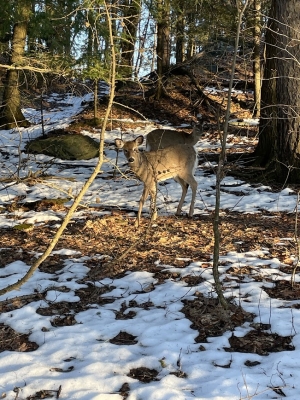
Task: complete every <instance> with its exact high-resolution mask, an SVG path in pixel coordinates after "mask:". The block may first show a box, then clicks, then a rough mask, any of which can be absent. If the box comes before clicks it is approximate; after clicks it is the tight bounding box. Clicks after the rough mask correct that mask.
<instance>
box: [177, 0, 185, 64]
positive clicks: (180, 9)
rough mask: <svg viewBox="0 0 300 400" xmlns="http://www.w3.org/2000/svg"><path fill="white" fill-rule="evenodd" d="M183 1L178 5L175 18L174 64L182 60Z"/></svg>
mask: <svg viewBox="0 0 300 400" xmlns="http://www.w3.org/2000/svg"><path fill="white" fill-rule="evenodd" d="M184 24H185V16H184V3H183V4H182V3H181V2H180V3H179V5H178V10H177V18H176V64H179V63H182V62H183V61H184V28H185V26H184Z"/></svg>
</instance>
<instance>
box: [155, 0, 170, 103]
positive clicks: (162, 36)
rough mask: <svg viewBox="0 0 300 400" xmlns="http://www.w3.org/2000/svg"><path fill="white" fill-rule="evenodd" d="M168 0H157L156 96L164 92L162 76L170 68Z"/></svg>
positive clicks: (160, 95) (159, 96) (158, 97)
mask: <svg viewBox="0 0 300 400" xmlns="http://www.w3.org/2000/svg"><path fill="white" fill-rule="evenodd" d="M170 51H171V49H170V0H159V1H158V2H157V49H156V53H157V76H158V85H157V92H156V98H157V99H160V98H161V97H162V95H163V93H164V87H163V76H164V73H165V72H167V71H168V70H169V68H170Z"/></svg>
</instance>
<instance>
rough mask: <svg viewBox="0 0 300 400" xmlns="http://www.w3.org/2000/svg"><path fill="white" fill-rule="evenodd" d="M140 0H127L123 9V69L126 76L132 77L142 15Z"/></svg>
mask: <svg viewBox="0 0 300 400" xmlns="http://www.w3.org/2000/svg"><path fill="white" fill-rule="evenodd" d="M140 8H141V3H140V0H126V1H125V2H124V5H123V8H122V11H123V15H124V18H123V24H124V26H123V31H124V33H123V41H122V56H121V57H122V70H123V75H124V78H130V77H131V76H132V72H133V56H134V49H135V43H136V36H137V29H138V23H139V17H140Z"/></svg>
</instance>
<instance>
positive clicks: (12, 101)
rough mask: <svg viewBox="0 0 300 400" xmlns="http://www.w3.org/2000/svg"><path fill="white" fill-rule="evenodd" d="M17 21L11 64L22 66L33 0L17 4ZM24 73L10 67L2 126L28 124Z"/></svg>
mask: <svg viewBox="0 0 300 400" xmlns="http://www.w3.org/2000/svg"><path fill="white" fill-rule="evenodd" d="M16 7H17V9H16V18H17V20H16V22H15V24H14V27H13V36H12V44H11V56H10V64H11V65H15V66H21V65H22V61H23V56H24V48H25V40H26V33H27V24H28V20H29V16H30V13H31V1H29V0H20V1H19V2H18V3H17V5H16ZM21 76H23V73H22V72H21V71H20V70H17V69H8V70H7V72H6V78H5V88H4V93H3V100H2V105H1V108H0V126H1V128H2V129H3V128H4V129H12V128H15V127H16V126H28V121H26V120H25V117H24V115H23V113H22V110H21V98H20V90H19V86H20V83H21V82H20V77H21Z"/></svg>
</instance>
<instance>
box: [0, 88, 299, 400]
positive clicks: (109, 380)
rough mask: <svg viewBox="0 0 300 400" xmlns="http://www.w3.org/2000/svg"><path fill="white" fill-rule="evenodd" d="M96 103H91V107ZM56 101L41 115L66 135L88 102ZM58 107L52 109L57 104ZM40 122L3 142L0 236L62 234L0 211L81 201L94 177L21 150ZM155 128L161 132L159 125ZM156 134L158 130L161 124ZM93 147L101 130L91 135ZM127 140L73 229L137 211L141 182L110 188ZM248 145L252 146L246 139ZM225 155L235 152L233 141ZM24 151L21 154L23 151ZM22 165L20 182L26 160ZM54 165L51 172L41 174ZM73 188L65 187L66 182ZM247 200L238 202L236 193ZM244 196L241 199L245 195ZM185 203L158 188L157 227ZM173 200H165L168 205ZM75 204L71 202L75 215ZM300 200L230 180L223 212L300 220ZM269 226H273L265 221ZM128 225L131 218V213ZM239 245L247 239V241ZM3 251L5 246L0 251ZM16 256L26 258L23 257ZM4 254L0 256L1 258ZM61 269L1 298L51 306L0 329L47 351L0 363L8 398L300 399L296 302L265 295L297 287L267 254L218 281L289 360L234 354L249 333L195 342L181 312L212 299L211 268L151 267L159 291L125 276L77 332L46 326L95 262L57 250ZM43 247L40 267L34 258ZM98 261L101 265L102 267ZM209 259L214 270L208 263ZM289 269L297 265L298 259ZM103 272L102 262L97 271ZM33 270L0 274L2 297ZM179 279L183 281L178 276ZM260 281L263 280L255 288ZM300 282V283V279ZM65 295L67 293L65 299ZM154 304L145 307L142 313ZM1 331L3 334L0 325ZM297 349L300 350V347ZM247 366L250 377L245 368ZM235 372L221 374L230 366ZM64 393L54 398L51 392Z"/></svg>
mask: <svg viewBox="0 0 300 400" xmlns="http://www.w3.org/2000/svg"><path fill="white" fill-rule="evenodd" d="M87 99H88V96H86V98H85V99H84V100H87ZM48 100H49V102H53V104H59V106H55V107H53V108H52V109H51V110H49V111H48V112H47V113H44V114H45V125H46V131H48V130H52V129H56V128H64V127H66V126H68V125H69V124H70V123H71V122H72V120H73V119H74V118H75V116H76V115H77V114H78V113H79V112H80V111H82V109H83V106H82V100H83V99H82V98H78V97H74V96H73V95H71V94H70V95H68V94H66V95H64V96H61V95H52V96H51V97H49V99H48ZM54 100H55V102H56V103H54ZM24 112H25V114H26V116H27V117H28V118H29V119H30V120H31V121H32V122H33V125H32V126H31V127H29V128H26V129H25V128H22V129H20V130H19V131H18V132H15V133H12V132H9V131H0V143H1V158H0V160H1V161H0V170H1V176H2V177H6V178H10V179H8V180H6V181H1V182H0V185H1V186H0V210H1V211H0V227H1V228H4V231H3V230H2V234H5V233H3V232H5V229H9V228H12V227H14V226H15V225H17V224H20V223H30V224H33V225H34V229H42V227H43V226H47V224H48V223H49V222H50V221H52V222H53V221H57V225H56V226H57V227H58V226H59V225H60V223H61V221H62V219H63V218H64V215H65V213H64V212H62V211H61V210H60V211H55V210H45V211H38V212H37V211H24V210H22V209H16V210H14V211H7V210H3V209H1V206H3V205H7V204H9V203H10V202H12V201H13V200H14V199H15V198H16V196H23V197H24V200H23V201H24V202H34V201H37V200H40V199H44V198H49V199H53V198H56V197H58V198H59V197H66V193H72V194H73V195H76V194H77V193H78V192H79V190H80V188H81V186H82V185H83V183H84V182H85V180H86V179H87V178H88V177H89V175H90V173H91V171H92V169H93V167H94V166H95V164H96V160H95V159H92V160H86V161H80V162H76V161H75V162H73V161H62V160H51V158H50V157H47V156H43V155H28V154H26V153H24V152H23V151H22V150H23V149H24V147H25V144H26V142H27V141H28V140H29V139H32V138H35V137H38V136H39V135H40V134H41V124H40V122H41V121H40V116H39V112H38V111H36V110H33V109H26V110H24ZM153 122H155V121H153ZM153 126H154V125H153ZM153 126H151V124H149V126H147V128H140V127H137V128H136V129H135V130H131V131H128V132H127V133H126V137H130V138H131V137H134V136H136V135H138V134H145V133H147V132H148V131H150V130H151V129H153ZM82 133H83V134H86V135H89V136H91V137H93V138H95V139H96V140H97V138H98V137H99V131H97V130H95V129H94V130H93V131H83V132H82ZM122 134H123V137H124V132H123V133H121V131H120V130H117V129H116V130H114V131H111V132H107V136H106V145H107V146H106V150H105V154H106V158H107V161H108V162H106V163H105V164H104V165H103V172H102V173H101V174H99V175H98V177H97V179H96V180H95V181H94V182H93V184H92V186H91V187H90V188H89V190H88V192H87V194H86V195H85V197H84V199H83V201H84V204H85V205H87V206H91V207H93V210H89V209H88V207H87V208H85V209H81V210H80V211H77V212H76V213H75V214H74V216H73V220H75V221H76V220H82V219H85V220H87V219H88V218H89V217H91V216H92V215H93V216H95V215H96V216H99V217H101V216H104V215H106V214H105V213H107V212H104V211H101V209H100V208H99V211H97V208H96V209H95V207H99V199H100V205H105V206H112V207H121V208H125V207H127V208H128V210H135V211H136V210H137V207H138V199H139V196H140V194H141V191H142V185H141V184H140V183H139V182H137V181H136V180H135V179H134V178H133V177H131V178H128V179H129V180H128V179H125V178H123V179H120V177H119V176H118V177H117V178H115V179H109V180H108V179H105V178H107V176H111V173H112V170H113V165H114V163H115V159H116V152H115V150H114V146H113V140H114V138H115V137H121V136H122ZM241 140H243V141H244V144H245V145H247V143H249V145H250V141H251V140H252V139H251V138H246V137H245V138H242V139H241ZM228 142H229V143H231V144H228V146H229V147H230V146H234V141H231V140H230V136H229V138H228ZM217 146H218V143H217V142H212V141H211V139H210V138H209V136H206V135H205V136H204V138H203V139H201V140H200V141H199V142H198V144H197V146H196V148H197V150H198V151H199V153H201V151H204V150H208V149H210V148H215V147H217ZM19 149H21V155H20V151H19ZM20 157H21V158H22V163H21V168H20V170H19V171H18V169H17V165H18V160H19V158H20ZM124 164H125V159H124V156H123V155H122V154H121V155H120V160H119V167H120V168H121V169H124V168H125V165H124ZM45 166H46V167H45ZM206 166H207V162H203V163H202V164H200V165H199V167H198V168H197V170H196V172H195V176H196V180H197V182H198V191H197V199H196V203H195V213H197V214H199V215H205V214H207V213H208V212H210V211H212V210H213V209H214V202H215V193H214V185H215V176H214V175H213V174H212V173H211V171H210V170H208V169H205V167H206ZM43 168H47V173H48V174H50V175H52V176H54V177H55V178H53V179H51V180H45V181H42V180H41V181H38V182H37V183H36V184H35V185H33V186H32V185H29V184H28V183H26V182H25V181H24V182H22V181H21V182H19V183H18V182H17V181H16V180H13V179H12V177H13V176H14V175H15V174H16V173H19V175H20V177H25V176H27V175H28V173H29V171H32V172H33V173H34V172H36V171H37V170H40V169H43ZM70 177H71V178H73V179H72V180H69V179H67V178H70ZM237 192H239V193H237ZM241 194H242V195H241ZM179 198H180V186H179V185H178V184H177V183H175V182H173V181H170V183H168V185H165V186H161V187H160V189H159V195H158V199H157V205H158V209H159V216H166V215H171V214H173V213H174V212H175V211H176V208H177V204H178V201H179ZM190 198H191V193H190V192H189V193H188V196H187V199H186V203H185V205H184V211H185V212H186V211H187V210H188V206H189V201H190ZM166 200H167V201H166ZM71 203H72V202H71V201H70V202H69V203H66V204H67V205H70V204H71ZM296 204H297V195H296V193H295V192H293V191H292V190H291V189H289V188H285V189H283V190H281V191H279V192H276V193H274V192H272V190H271V188H270V187H267V186H264V185H256V186H251V185H250V184H248V183H246V182H243V181H241V180H238V179H236V178H234V177H231V176H226V178H225V179H224V181H223V190H222V195H221V208H222V210H223V211H226V210H228V211H229V210H230V211H237V212H240V213H261V212H262V211H265V210H266V211H269V212H271V213H272V212H281V211H284V212H289V213H290V212H291V213H293V212H294V211H295V207H296ZM148 206H149V203H148V202H147V203H146V204H145V206H144V213H143V217H145V216H146V217H147V211H148ZM269 217H270V218H272V216H271V215H270V216H269ZM128 218H132V219H134V218H135V214H134V213H132V212H128ZM241 240H242V238H241ZM291 241H292V238H281V240H280V242H279V243H278V246H282V248H284V246H285V245H286V243H288V242H291ZM1 250H3V247H2V246H1V242H0V251H1ZM18 251H20V250H18ZM0 254H1V253H0ZM55 254H59V255H61V256H64V257H63V258H61V259H60V260H61V268H60V269H58V270H57V271H56V272H54V273H45V272H41V271H39V270H37V271H36V272H35V273H34V275H33V276H32V277H31V278H30V279H29V281H28V282H26V283H25V284H24V285H23V286H22V287H21V288H20V289H19V290H17V291H11V292H9V293H7V294H5V295H2V296H0V301H4V300H7V299H14V298H16V297H20V296H23V295H30V294H33V293H36V292H46V293H47V294H46V297H45V299H44V300H36V299H35V300H34V299H33V301H32V302H30V303H28V304H27V305H24V306H23V307H21V308H19V309H16V310H13V311H8V312H3V313H2V314H0V324H5V325H7V326H10V327H12V328H13V329H15V330H16V331H17V332H19V333H26V334H29V335H30V336H29V339H30V340H31V341H33V342H35V343H37V345H38V346H39V347H38V349H37V350H35V351H31V352H14V351H4V352H2V353H0V398H5V399H9V400H12V399H16V398H18V399H27V398H29V396H33V395H34V394H35V393H36V392H38V391H40V390H49V391H52V390H53V391H56V390H58V388H59V387H60V386H61V392H60V394H59V398H61V399H70V400H71V399H80V400H121V399H122V398H123V397H122V395H121V394H120V392H119V391H120V389H121V387H122V386H123V385H124V384H125V383H126V384H128V385H129V391H128V397H127V399H128V400H154V399H155V400H156V399H159V400H189V399H203V400H206V399H210V400H221V399H222V400H235V399H257V400H261V399H283V398H286V399H289V400H297V399H299V398H300V368H299V362H300V361H299V360H300V334H299V333H298V330H299V328H298V327H299V326H300V311H299V307H297V305H298V301H297V300H278V299H274V298H270V296H269V295H268V294H267V292H266V291H265V290H264V288H266V287H273V286H274V283H273V282H275V281H278V280H282V281H289V280H290V275H289V274H287V273H284V272H283V271H282V267H283V266H284V265H283V264H282V263H281V262H280V261H279V260H278V259H277V258H274V257H273V256H272V255H271V254H270V253H269V250H268V249H267V248H261V249H258V250H257V251H252V252H247V253H239V252H230V253H228V254H226V255H225V256H222V257H221V260H220V261H221V262H220V267H219V270H220V278H221V280H222V281H224V285H225V291H224V294H225V297H227V298H231V297H233V298H234V299H235V301H236V304H240V305H241V306H242V307H243V309H244V310H245V311H247V312H251V313H253V314H254V315H255V317H254V321H253V322H254V323H257V324H266V326H265V327H266V329H265V332H268V333H272V334H278V335H282V336H292V345H293V346H294V350H293V351H281V352H277V353H269V354H268V355H258V354H255V353H242V352H227V351H226V350H225V349H226V348H227V347H230V345H229V339H230V337H231V336H232V334H234V335H235V336H237V337H243V336H245V335H246V334H247V333H249V332H251V331H252V330H253V329H254V328H253V325H252V323H251V322H245V323H244V324H242V325H241V326H238V327H237V328H235V329H234V331H233V332H232V331H226V332H225V333H224V334H223V335H222V336H219V337H209V338H208V339H207V342H205V343H197V342H196V341H195V339H196V337H197V336H198V331H197V330H195V329H193V328H192V327H191V325H192V323H191V321H190V320H188V319H187V318H186V317H185V315H184V314H183V312H182V307H183V299H184V300H193V299H195V298H196V297H197V296H198V294H199V293H201V294H203V295H204V296H207V297H208V298H210V297H214V296H215V293H214V290H213V283H214V281H213V276H212V267H211V266H212V262H208V261H207V259H205V260H201V259H199V260H192V259H190V260H189V259H185V261H186V263H185V264H187V266H186V267H182V268H178V267H175V266H172V265H163V264H162V263H161V262H160V260H157V262H156V263H155V265H156V268H157V271H169V272H170V273H174V274H175V275H174V274H173V275H172V274H167V276H168V278H166V279H165V281H164V282H162V283H161V282H158V281H157V279H156V278H155V276H154V273H149V272H145V271H131V270H130V268H128V271H127V272H126V274H125V275H124V276H123V277H120V278H105V279H102V280H100V281H97V282H96V283H95V285H96V287H98V288H103V287H106V288H107V292H106V293H104V294H102V295H101V297H102V298H106V297H107V298H108V299H110V302H107V304H105V301H104V302H103V304H102V305H99V304H94V303H91V304H90V306H89V307H88V309H86V310H84V311H81V312H78V313H76V315H74V317H75V320H76V323H75V324H74V325H70V326H56V327H54V326H53V325H52V324H51V321H52V319H53V318H54V317H55V315H52V316H43V315H41V313H38V312H37V310H38V309H41V308H46V307H48V306H49V304H51V305H53V304H55V303H59V302H63V301H67V302H74V303H75V302H79V300H80V299H79V297H78V296H77V295H76V293H75V292H76V290H78V289H80V288H84V287H86V284H85V283H81V282H82V279H83V278H84V277H86V275H87V273H88V271H89V263H88V262H89V261H90V260H89V257H87V256H83V255H82V254H81V253H80V252H79V251H74V249H73V250H71V249H68V248H65V249H62V250H59V251H58V250H55V249H54V251H53V252H52V254H51V256H50V257H54V256H55ZM38 255H40V249H39V248H38V246H37V248H36V253H35V254H33V256H36V257H38ZM104 255H105V254H99V255H98V256H97V257H98V259H99V264H100V260H101V257H103V256H104ZM210 256H211V260H212V255H210ZM291 258H292V259H294V260H296V254H294V255H293V254H292V255H291ZM93 262H94V263H95V262H97V260H96V261H95V259H94V260H93ZM245 267H247V270H248V271H249V272H248V273H247V274H243V273H242V272H241V279H240V280H239V283H238V284H237V279H236V278H235V277H234V276H232V274H230V273H229V269H231V268H235V269H237V270H239V269H240V270H241V271H242V269H245ZM28 269H29V265H26V264H25V263H24V262H23V261H21V260H18V259H17V256H16V261H14V262H12V263H10V264H7V265H5V266H2V267H1V268H0V289H2V288H4V287H6V286H7V285H10V284H12V283H14V282H16V281H17V280H18V279H20V278H21V277H22V276H23V275H24V274H25V272H26V271H27V270H28ZM173 276H177V278H175V277H173ZM184 276H201V277H202V278H203V279H202V281H201V282H200V283H198V284H197V285H195V286H188V285H187V283H186V282H184V280H182V279H180V278H181V277H184ZM258 276H260V277H262V279H260V280H259V279H257V277H258ZM296 282H299V276H298V274H297V275H296ZM61 287H65V288H67V289H66V290H62V289H61ZM146 302H149V307H147V308H145V307H143V304H145V303H146ZM124 304H125V305H126V307H127V309H126V311H125V313H130V312H134V313H135V315H134V317H133V318H132V319H117V318H116V313H118V312H119V311H120V310H122V309H123V307H124ZM0 326H1V325H0ZM120 332H127V333H128V334H131V335H133V336H134V337H135V343H134V344H131V345H128V344H114V343H112V342H111V339H113V338H115V337H116V336H117V335H118V334H119V333H120ZM298 344H299V345H298ZM249 361H250V362H251V365H253V366H247V365H249ZM229 364H230V366H229V367H227V368H225V367H224V366H226V365H227V366H228V365H229ZM140 367H145V368H149V369H155V370H156V371H157V377H156V379H155V380H152V381H150V382H146V383H144V382H141V381H139V380H138V379H136V378H134V377H132V376H128V374H129V375H130V371H131V370H133V369H134V368H140ZM51 393H52V394H56V392H51ZM31 398H33V397H31Z"/></svg>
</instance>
